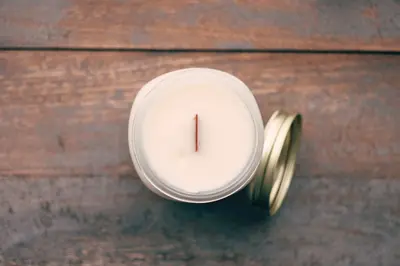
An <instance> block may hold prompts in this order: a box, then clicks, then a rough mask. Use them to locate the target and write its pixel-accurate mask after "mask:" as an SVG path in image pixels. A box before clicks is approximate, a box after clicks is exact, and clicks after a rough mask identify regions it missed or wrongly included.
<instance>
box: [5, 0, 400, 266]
mask: <svg viewBox="0 0 400 266" xmlns="http://www.w3.org/2000/svg"><path fill="white" fill-rule="evenodd" d="M0 47H1V49H2V51H1V52H0V92H1V93H0V176H1V178H0V254H1V256H0V265H163V266H166V265H171V266H181V265H188V266H189V265H190V266H197V265H199V266H213V265H225V266H228V265H283V266H288V265H373V266H376V265H393V266H395V265H399V263H400V113H399V112H400V56H399V55H398V52H400V2H399V1H398V0H380V1H378V0H357V1H328V0H303V1H296V0H292V1H289V0H282V1H278V0H270V1H266V0H265V1H249V0H248V1H233V0H204V1H200V0H192V1H177V0H163V1H147V0H136V1H134V0H97V1H92V0H79V1H78V0H76V1H73V0H36V1H32V0H0ZM189 66H205V67H212V68H218V69H221V70H224V71H228V72H230V73H232V74H234V75H237V76H238V77H239V78H240V79H242V80H243V81H244V82H245V83H247V84H248V85H249V87H251V89H252V90H253V92H254V94H255V96H256V98H257V101H258V103H259V105H260V108H261V110H262V113H263V115H264V119H265V120H267V119H268V117H269V115H270V114H271V113H272V111H273V110H275V109H279V108H283V109H287V110H290V111H298V112H301V113H302V114H303V115H304V119H305V124H304V137H303V143H302V147H301V151H300V154H299V159H298V167H297V173H296V177H295V178H294V180H293V184H292V187H291V189H290V191H289V195H288V198H287V200H286V202H285V204H284V206H283V208H282V209H281V211H280V212H279V213H278V215H276V216H274V217H272V218H266V217H265V213H264V212H263V211H262V210H258V209H254V208H252V207H250V206H249V205H248V204H247V203H246V202H245V200H244V199H243V197H244V195H243V194H240V193H239V194H238V195H235V196H233V197H231V198H228V199H227V200H224V201H220V202H217V203H214V204H207V205H188V204H178V203H174V202H170V201H167V200H163V199H161V198H159V197H157V196H155V195H154V194H152V193H151V192H149V191H148V190H147V189H146V188H145V187H144V186H143V185H142V183H141V182H140V180H139V179H138V178H137V175H136V173H135V171H134V169H133V166H132V163H131V159H130V157H129V152H128V144H127V124H128V123H127V121H128V115H129V110H130V106H131V103H132V101H133V99H134V98H135V95H136V93H137V91H138V90H139V89H140V87H141V86H142V85H143V84H144V83H145V82H147V81H148V80H150V79H152V78H153V77H155V76H157V75H159V74H162V73H165V72H167V71H170V70H174V69H178V68H183V67H189Z"/></svg>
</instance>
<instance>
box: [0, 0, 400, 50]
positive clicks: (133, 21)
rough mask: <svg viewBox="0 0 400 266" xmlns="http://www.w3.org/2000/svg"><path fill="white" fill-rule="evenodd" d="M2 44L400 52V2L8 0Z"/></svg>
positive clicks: (1, 20)
mask: <svg viewBox="0 0 400 266" xmlns="http://www.w3.org/2000/svg"><path fill="white" fill-rule="evenodd" d="M27 10H29V12H27ZM0 46H2V47H64V48H72V47H75V48H76V47H80V48H145V49H148V48H151V49H187V48H189V49H250V50H251V49H303V50H384V51H400V2H399V1H398V0H353V1H343V0H342V1H329V0H303V1H298V0H294V1H293V0H283V1H282V0H264V1H250V0H241V1H234V0H206V1H199V0H191V1H175V0H162V1H147V0H97V1H93V0H37V1H31V0H2V1H1V2H0Z"/></svg>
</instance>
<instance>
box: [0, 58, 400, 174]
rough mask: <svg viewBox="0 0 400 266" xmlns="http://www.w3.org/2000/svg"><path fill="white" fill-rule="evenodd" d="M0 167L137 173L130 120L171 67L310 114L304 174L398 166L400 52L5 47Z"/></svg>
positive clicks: (265, 105) (394, 170)
mask: <svg viewBox="0 0 400 266" xmlns="http://www.w3.org/2000/svg"><path fill="white" fill-rule="evenodd" d="M0 62H1V68H0V69H1V76H0V77H1V79H0V87H1V88H2V93H1V94H0V116H1V117H2V121H1V123H0V132H1V133H2V134H1V138H0V147H1V149H0V158H1V160H0V170H1V173H2V174H3V175H20V176H26V177H31V176H64V175H68V176H92V175H98V174H107V175H113V176H118V175H125V174H129V175H133V169H132V165H131V159H130V157H129V152H128V143H127V141H128V138H127V121H128V117H129V111H130V107H131V104H132V101H133V99H134V97H135V95H136V93H137V91H138V90H139V89H140V87H141V86H142V85H143V84H144V83H145V82H147V81H149V80H150V79H152V78H154V77H156V76H157V75H160V74H162V73H165V72H167V71H171V70H174V69H179V68H184V67H189V66H207V67H213V68H217V69H221V70H224V71H228V72H230V73H232V74H234V75H236V76H238V77H239V78H241V79H242V80H243V81H244V82H245V83H246V84H248V85H249V87H250V88H251V89H252V91H253V93H254V94H255V96H256V99H257V101H258V103H259V105H260V108H261V111H262V113H263V115H264V120H265V121H266V120H267V119H268V118H269V115H271V114H272V112H273V111H274V110H276V109H279V108H283V109H286V110H289V111H297V112H300V113H302V114H303V115H304V119H305V124H304V141H303V149H302V152H301V154H300V161H299V162H300V165H301V168H300V174H301V175H307V176H309V175H313V176H316V175H326V174H329V175H333V176H340V175H352V176H354V177H356V176H357V177H365V178H383V177H395V176H396V175H397V174H398V173H399V172H400V138H399V136H400V116H399V115H398V111H399V110H400V89H399V84H400V75H399V73H400V58H399V57H397V56H390V55H388V56H375V55H371V56H365V55H362V56H360V55H310V54H305V55H299V54H263V53H260V54H257V53H251V54H246V53H239V54H230V53H226V54H223V53H222V54H221V53H218V54H212V53H210V54H209V53H205V54H204V53H130V52H125V53H115V52H101V53H90V52H3V53H0Z"/></svg>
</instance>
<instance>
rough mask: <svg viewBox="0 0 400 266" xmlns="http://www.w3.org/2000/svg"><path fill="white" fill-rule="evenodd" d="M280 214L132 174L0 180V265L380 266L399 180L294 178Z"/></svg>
mask: <svg viewBox="0 0 400 266" xmlns="http://www.w3.org/2000/svg"><path fill="white" fill-rule="evenodd" d="M293 181H294V182H293V185H292V187H291V189H290V191H289V195H288V198H287V200H286V202H285V204H284V206H283V208H282V209H281V210H280V212H279V214H278V216H275V217H273V218H272V219H266V218H265V216H264V214H265V213H263V212H262V211H261V210H256V209H252V208H250V207H249V206H248V205H247V204H246V202H245V201H243V198H241V196H243V194H242V195H240V194H239V195H236V196H233V197H231V198H228V199H227V200H224V201H220V202H217V203H215V204H206V205H189V204H177V203H173V202H171V201H167V200H165V199H161V198H160V197H157V196H156V195H154V194H153V193H151V192H150V191H148V190H147V189H145V188H144V187H143V185H142V184H141V182H140V181H139V180H138V179H132V178H108V177H97V178H68V177H65V178H57V179H53V178H43V179H41V178H35V179H23V178H17V179H0V189H1V193H0V202H1V204H0V215H1V216H0V217H1V218H0V229H1V230H0V240H1V241H0V254H1V255H0V259H1V261H2V262H3V263H4V264H2V265H7V266H8V265H10V266H11V265H37V266H39V265H60V266H61V265H111V266H117V265H141V266H150V265H151V266H153V265H170V266H184V265H190V266H204V265H207V266H217V265H223V266H233V265H248V266H261V265H273V266H274V265H281V266H286V265H366V266H368V265H370V266H376V265H387V266H396V265H398V262H399V259H400V250H399V245H400V236H399V232H400V179H399V178H397V179H376V180H367V179H366V178H364V177H360V178H357V177H354V176H351V175H349V176H342V177H337V178H329V177H321V178H315V177H305V176H297V177H296V178H295V179H294V180H293Z"/></svg>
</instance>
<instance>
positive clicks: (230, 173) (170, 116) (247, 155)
mask: <svg viewBox="0 0 400 266" xmlns="http://www.w3.org/2000/svg"><path fill="white" fill-rule="evenodd" d="M301 127H302V118H301V115H300V114H296V113H295V114H290V113H287V112H285V111H282V110H277V111H275V112H274V113H273V114H272V115H271V116H270V118H269V121H268V122H267V124H266V126H265V127H264V125H263V119H262V115H261V112H260V109H259V107H258V104H257V102H256V100H255V98H254V95H253V94H252V92H251V91H250V89H249V88H248V87H247V86H246V84H244V83H243V82H242V81H241V80H239V79H238V78H237V77H235V76H233V75H231V74H229V73H226V72H223V71H220V70H216V69H210V68H186V69H180V70H175V71H172V72H169V73H165V74H163V75H160V76H158V77H155V78H154V79H153V80H151V81H149V82H148V83H147V84H145V85H144V86H143V87H142V88H141V89H140V91H139V92H138V94H137V96H136V98H135V100H134V102H133V104H132V108H131V113H130V117H129V129H128V141H129V150H130V155H131V158H132V161H133V164H134V167H135V169H136V171H137V174H138V176H139V177H140V179H141V180H142V182H143V183H144V184H145V185H146V187H148V188H149V189H150V190H151V191H153V192H154V193H156V194H158V195H159V196H161V197H164V198H166V199H171V200H175V201H180V202H188V203H209V202H214V201H218V200H221V199H223V198H226V197H228V196H230V195H232V194H234V193H236V192H238V191H239V190H242V189H244V188H246V189H247V192H248V196H249V199H250V201H251V202H252V203H253V204H255V205H258V206H261V207H264V208H266V209H268V211H269V213H270V214H274V213H275V212H276V211H277V210H278V209H279V207H280V206H281V204H282V202H283V199H284V198H285V196H286V193H287V191H288V188H289V185H290V182H291V179H292V176H293V174H294V169H295V162H296V153H297V151H298V148H299V142H300V135H301Z"/></svg>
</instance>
